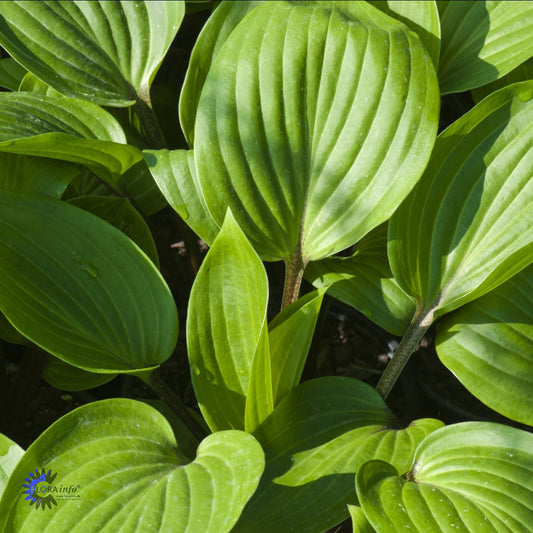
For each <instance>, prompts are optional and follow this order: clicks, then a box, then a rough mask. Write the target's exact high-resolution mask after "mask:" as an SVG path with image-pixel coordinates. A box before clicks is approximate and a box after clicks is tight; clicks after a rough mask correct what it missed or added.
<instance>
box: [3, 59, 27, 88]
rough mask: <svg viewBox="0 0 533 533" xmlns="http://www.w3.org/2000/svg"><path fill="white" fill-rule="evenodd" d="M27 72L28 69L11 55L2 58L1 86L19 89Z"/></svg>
mask: <svg viewBox="0 0 533 533" xmlns="http://www.w3.org/2000/svg"><path fill="white" fill-rule="evenodd" d="M25 74H26V69H25V68H24V67H23V66H21V65H19V64H18V63H17V62H16V61H15V60H14V59H12V58H11V57H8V58H5V59H0V87H4V88H5V89H9V90H11V91H18V88H19V85H20V82H21V81H22V79H23V78H24V75H25Z"/></svg>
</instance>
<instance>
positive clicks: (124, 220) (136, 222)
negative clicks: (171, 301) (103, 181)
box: [69, 196, 159, 268]
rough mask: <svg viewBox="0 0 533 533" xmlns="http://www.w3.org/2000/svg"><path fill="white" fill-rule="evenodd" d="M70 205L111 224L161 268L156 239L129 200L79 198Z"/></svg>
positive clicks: (106, 197) (74, 199)
mask: <svg viewBox="0 0 533 533" xmlns="http://www.w3.org/2000/svg"><path fill="white" fill-rule="evenodd" d="M69 203H70V204H72V205H75V206H76V207H79V208H80V209H84V210H85V211H88V212H89V213H92V214H93V215H96V216H97V217H99V218H101V219H103V220H105V221H106V222H109V223H110V224H112V225H113V226H115V228H118V229H119V230H120V231H122V233H124V234H125V235H127V236H128V237H129V238H130V239H131V240H132V241H133V242H134V243H135V244H136V245H137V246H138V247H139V248H140V249H141V250H142V251H143V252H144V253H145V254H146V255H147V256H148V257H149V258H150V259H151V260H152V263H154V265H155V266H156V267H157V268H159V257H158V255H157V249H156V247H155V243H154V239H153V238H152V234H151V233H150V230H149V229H148V226H147V224H146V222H145V221H144V220H143V218H142V216H141V215H140V214H139V212H138V211H137V210H135V209H134V208H133V207H132V205H131V203H130V202H129V200H128V199H127V198H116V197H113V196H78V197H77V198H73V199H72V200H69Z"/></svg>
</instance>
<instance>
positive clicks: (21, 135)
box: [0, 93, 142, 187]
mask: <svg viewBox="0 0 533 533" xmlns="http://www.w3.org/2000/svg"><path fill="white" fill-rule="evenodd" d="M125 142H126V137H125V135H124V132H123V131H122V128H121V127H120V124H119V123H118V122H117V121H116V120H115V119H114V118H113V117H112V116H111V115H110V114H109V113H107V112H106V111H104V110H103V109H102V108H101V107H98V106H97V105H95V104H91V103H90V102H84V101H82V100H75V99H73V98H64V97H52V96H42V95H39V94H32V93H0V151H2V152H11V153H19V154H27V155H34V156H43V157H50V158H53V159H61V160H64V161H71V162H73V163H81V164H83V165H86V166H87V167H89V168H90V169H91V170H92V171H93V172H95V173H96V174H97V175H98V176H100V177H101V178H102V179H104V180H106V181H107V182H108V183H109V184H111V185H112V186H114V187H118V186H119V179H120V176H121V175H122V174H123V173H124V172H125V171H126V170H128V168H130V167H131V166H132V165H133V164H134V163H136V162H137V161H139V160H140V159H141V158H142V154H141V152H140V151H139V150H138V149H137V148H135V147H134V146H129V145H126V144H124V143H125Z"/></svg>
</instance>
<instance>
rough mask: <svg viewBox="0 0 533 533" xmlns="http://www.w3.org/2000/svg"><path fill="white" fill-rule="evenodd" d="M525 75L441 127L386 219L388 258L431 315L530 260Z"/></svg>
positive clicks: (530, 130) (530, 103) (531, 147)
mask: <svg viewBox="0 0 533 533" xmlns="http://www.w3.org/2000/svg"><path fill="white" fill-rule="evenodd" d="M532 97H533V81H532V82H524V83H520V84H515V85H512V86H510V87H505V88H504V89H501V90H499V91H497V92H496V93H494V94H492V95H491V96H490V97H488V98H486V99H485V100H483V101H482V102H480V103H479V104H478V105H477V106H476V107H474V108H473V109H472V110H471V111H469V112H468V113H466V114H465V115H463V116H462V117H461V118H460V119H459V120H457V121H456V122H455V123H454V124H452V125H451V126H450V127H449V128H447V129H446V130H445V131H444V132H443V133H441V134H440V135H439V137H438V139H437V143H436V145H435V149H434V151H433V154H432V156H431V160H430V162H429V165H428V167H427V169H426V172H425V174H424V176H423V177H422V179H421V180H420V182H419V183H418V184H417V186H416V187H415V189H414V190H413V192H412V193H411V194H410V196H409V197H408V198H407V200H406V201H405V202H404V203H403V204H402V205H401V206H400V208H399V209H398V210H397V211H396V213H395V214H394V215H393V217H392V218H391V220H390V222H389V260H390V264H391V268H392V272H393V273H394V276H395V278H396V279H397V280H398V282H399V284H400V286H401V287H402V288H403V290H404V291H405V292H407V293H408V294H411V295H412V296H413V297H415V298H416V299H417V301H418V302H419V303H420V305H421V306H422V307H423V308H425V309H426V311H427V310H428V309H431V310H435V312H434V317H435V318H436V317H437V316H439V315H442V314H444V313H446V312H449V311H452V310H453V309H455V308H457V307H459V306H461V305H463V304H465V303H467V302H468V301H471V300H473V299H475V298H478V297H480V296H482V295H483V294H485V293H487V292H489V291H490V290H492V289H494V288H496V287H497V286H498V285H499V284H501V283H503V282H504V281H506V280H507V279H509V278H510V277H511V276H513V275H514V274H516V273H517V272H519V271H520V270H521V269H523V268H524V267H526V266H527V265H528V264H529V263H530V262H531V261H532V260H533V226H532V224H531V217H530V216H528V215H527V213H529V210H530V206H531V204H532V203H533V179H532V177H533V175H532V173H531V158H532V155H533V100H531V98H532Z"/></svg>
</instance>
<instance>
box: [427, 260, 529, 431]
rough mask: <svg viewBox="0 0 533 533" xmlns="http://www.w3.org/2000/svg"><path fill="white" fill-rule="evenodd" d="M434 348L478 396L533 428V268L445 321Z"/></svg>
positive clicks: (462, 381) (527, 269) (439, 328)
mask: <svg viewBox="0 0 533 533" xmlns="http://www.w3.org/2000/svg"><path fill="white" fill-rule="evenodd" d="M435 343H436V347H437V353H438V354H439V357H440V359H441V361H442V362H443V363H444V364H445V365H446V366H447V367H448V368H449V369H450V370H451V371H452V372H453V373H454V374H455V376H456V377H457V378H458V379H459V380H460V381H461V383H463V385H465V387H466V388H467V389H468V390H469V391H470V392H471V393H472V394H474V396H476V397H477V398H479V399H480V400H481V401H483V402H484V403H486V404H487V405H488V406H489V407H491V408H492V409H494V410H495V411H498V412H499V413H502V414H504V415H505V416H507V417H509V418H512V419H513V420H518V421H520V422H523V423H525V424H529V425H530V426H533V396H532V395H531V391H532V390H533V265H531V266H529V267H528V268H526V269H524V270H523V271H522V272H520V273H519V274H517V275H516V276H514V277H512V278H511V279H510V280H509V281H507V282H506V283H504V284H503V285H500V286H499V287H498V288H497V289H495V290H494V291H492V292H490V293H489V294H487V295H485V296H483V297H482V298H480V299H479V300H476V301H474V302H471V303H469V304H467V305H466V306H464V307H462V308H461V309H459V310H458V311H456V312H455V313H452V314H451V315H450V316H448V317H446V318H445V319H444V321H443V322H441V323H439V324H438V327H437V338H436V341H435Z"/></svg>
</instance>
